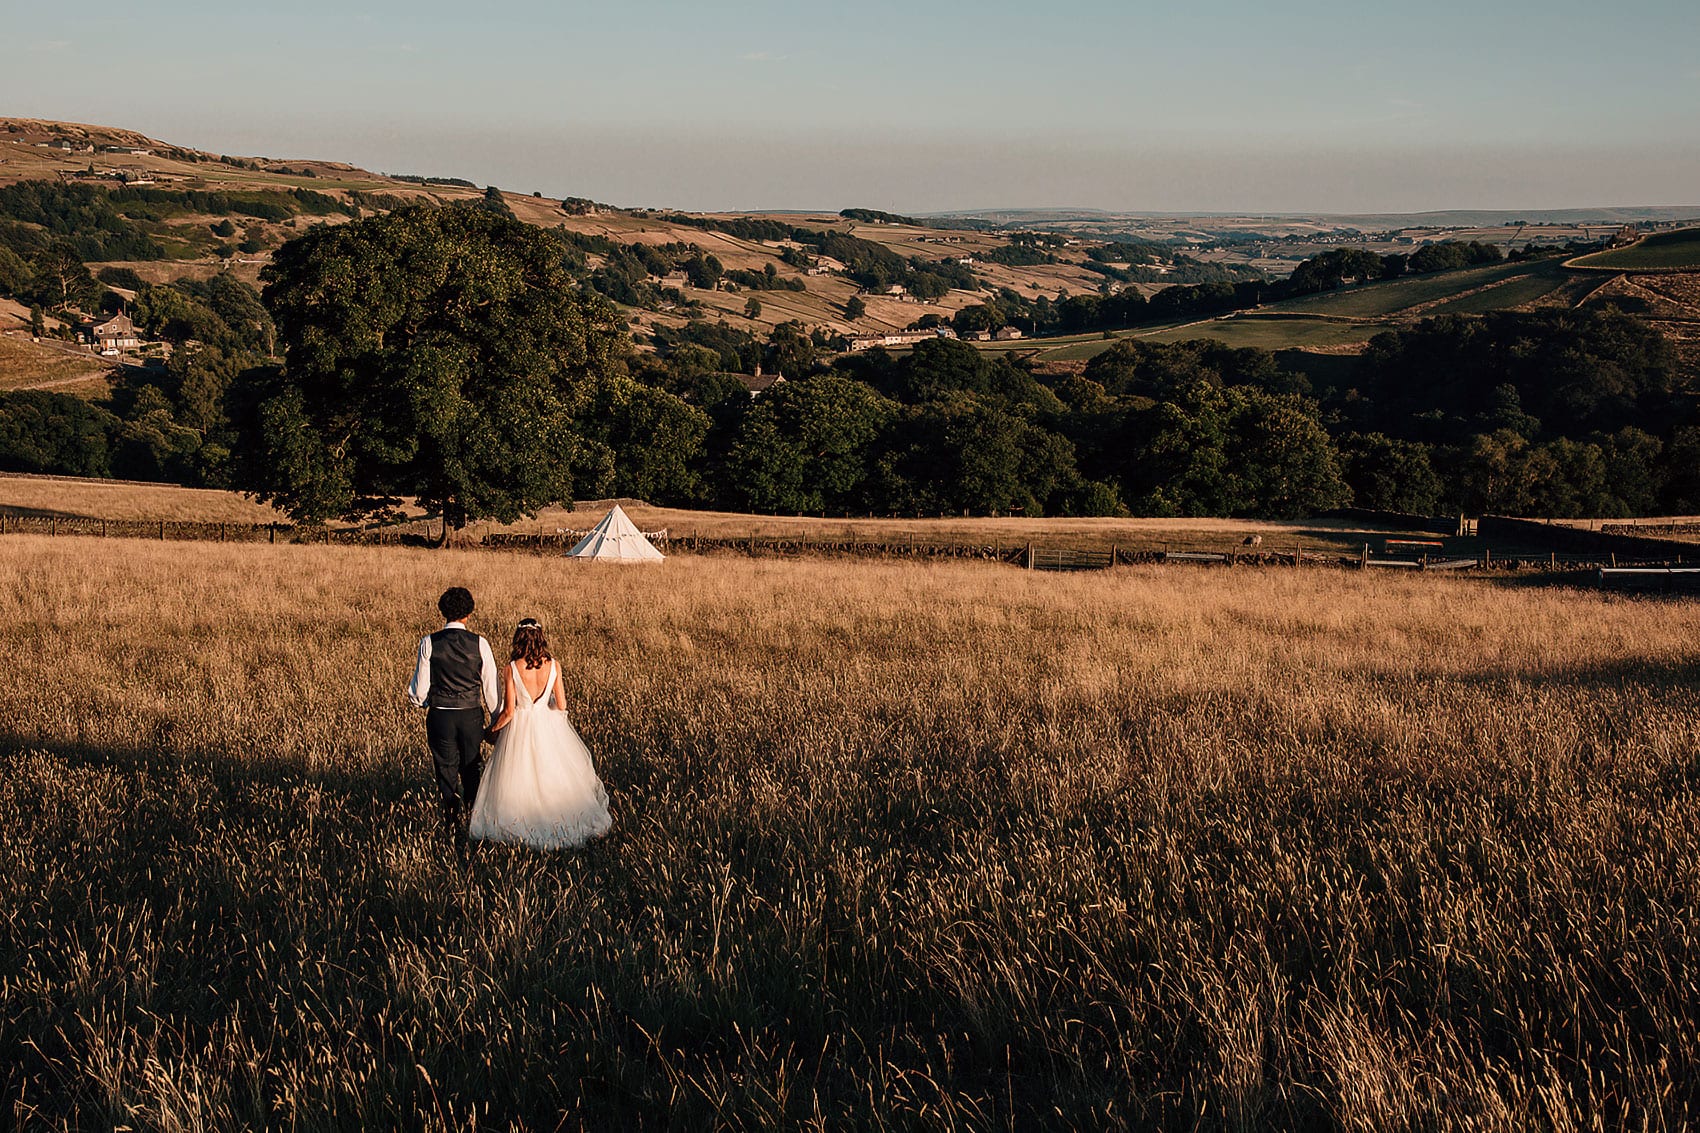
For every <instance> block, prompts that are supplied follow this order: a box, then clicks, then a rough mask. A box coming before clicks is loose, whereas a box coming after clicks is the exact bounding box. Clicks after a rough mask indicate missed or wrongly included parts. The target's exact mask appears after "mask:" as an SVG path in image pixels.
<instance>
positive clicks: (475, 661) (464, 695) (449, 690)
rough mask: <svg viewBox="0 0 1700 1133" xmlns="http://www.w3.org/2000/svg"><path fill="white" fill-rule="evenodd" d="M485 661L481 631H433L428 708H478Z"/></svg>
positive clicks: (480, 699)
mask: <svg viewBox="0 0 1700 1133" xmlns="http://www.w3.org/2000/svg"><path fill="white" fill-rule="evenodd" d="M483 682H484V662H483V658H482V657H481V656H480V655H479V652H478V635H477V634H476V633H473V632H472V631H471V630H467V629H440V630H438V631H437V632H436V633H434V634H432V635H431V691H430V692H429V693H428V694H426V697H425V705H426V707H428V708H477V707H478V706H479V705H480V704H482V703H483V699H482V698H483V687H484V683H483Z"/></svg>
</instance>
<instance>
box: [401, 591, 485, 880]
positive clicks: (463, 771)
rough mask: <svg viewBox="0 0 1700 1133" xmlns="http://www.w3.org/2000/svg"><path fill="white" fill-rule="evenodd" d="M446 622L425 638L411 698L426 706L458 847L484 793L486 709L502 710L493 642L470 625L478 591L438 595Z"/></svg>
mask: <svg viewBox="0 0 1700 1133" xmlns="http://www.w3.org/2000/svg"><path fill="white" fill-rule="evenodd" d="M437 609H438V610H440V611H442V615H443V621H444V625H443V628H442V629H440V630H438V631H437V632H436V633H433V634H429V635H428V636H426V637H425V638H423V639H422V640H421V641H420V642H419V660H418V663H417V664H415V665H414V668H413V683H412V684H410V685H409V686H408V687H407V699H408V700H410V701H412V702H413V706H414V707H415V708H424V709H426V713H425V739H426V742H428V743H429V744H430V745H431V759H432V762H433V763H435V765H436V770H437V792H438V795H439V796H440V797H441V799H442V804H443V827H444V830H445V832H446V833H447V834H448V836H449V839H450V841H452V842H453V843H454V845H455V848H456V849H457V850H464V849H465V846H466V820H467V818H468V817H469V816H470V814H471V811H472V803H473V801H474V800H475V799H476V798H477V797H478V776H479V773H480V771H481V770H482V766H481V759H482V752H481V750H480V744H482V743H483V740H484V709H485V708H488V709H489V710H490V714H491V716H494V715H495V714H496V712H497V711H498V710H499V709H500V707H501V705H500V704H499V703H498V701H499V699H500V693H499V691H498V690H499V688H500V686H499V684H498V683H497V680H496V658H495V656H494V655H493V654H492V653H491V652H490V643H489V642H488V641H485V640H484V639H483V638H482V637H479V636H478V635H477V634H476V633H473V632H472V631H471V630H469V629H467V628H466V619H467V618H469V617H471V616H472V593H471V591H469V590H467V589H466V587H464V586H451V587H450V588H449V589H447V590H445V591H443V596H442V597H441V598H439V599H437Z"/></svg>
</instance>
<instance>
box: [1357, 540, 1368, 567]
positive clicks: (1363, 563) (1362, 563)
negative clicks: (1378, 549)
mask: <svg viewBox="0 0 1700 1133" xmlns="http://www.w3.org/2000/svg"><path fill="white" fill-rule="evenodd" d="M1358 566H1359V567H1360V568H1364V567H1368V566H1369V544H1368V543H1365V544H1364V549H1363V550H1362V551H1360V552H1358Z"/></svg>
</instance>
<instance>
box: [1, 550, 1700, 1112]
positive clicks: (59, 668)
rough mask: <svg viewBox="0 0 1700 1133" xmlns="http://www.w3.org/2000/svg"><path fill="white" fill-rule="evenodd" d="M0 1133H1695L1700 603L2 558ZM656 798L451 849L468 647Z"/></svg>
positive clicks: (1367, 582) (447, 554)
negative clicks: (1055, 1131) (527, 675)
mask: <svg viewBox="0 0 1700 1133" xmlns="http://www.w3.org/2000/svg"><path fill="white" fill-rule="evenodd" d="M0 572H4V575H5V579H6V585H5V586H4V587H3V588H0V640H3V642H4V652H5V655H6V657H7V663H6V664H5V665H4V666H3V667H0V710H3V713H4V715H3V719H4V720H5V721H6V723H5V725H4V729H5V730H4V738H3V743H4V747H5V759H6V774H5V775H4V776H3V777H0V1000H3V1004H4V1011H3V1012H0V1101H3V1103H4V1105H5V1106H6V1109H5V1110H4V1111H0V1112H4V1114H5V1116H4V1117H3V1118H0V1121H8V1122H9V1123H10V1124H11V1125H13V1126H16V1127H20V1128H32V1129H34V1128H40V1129H77V1128H133V1129H172V1130H190V1129H225V1128H257V1127H262V1126H263V1127H272V1128H290V1129H303V1130H313V1129H358V1128H444V1129H447V1128H453V1129H473V1128H498V1129H506V1128H518V1129H557V1128H562V1129H581V1128H583V1129H643V1128H656V1129H691V1130H695V1129H706V1128H773V1127H787V1128H813V1129H823V1130H824V1129H845V1128H904V1129H911V1128H924V1129H976V1130H977V1129H1036V1128H1126V1129H1143V1128H1173V1129H1195V1128H1204V1129H1247V1128H1257V1127H1284V1128H1319V1129H1326V1128H1342V1129H1352V1130H1390V1129H1442V1128H1459V1129H1464V1128H1470V1129H1485V1130H1520V1129H1528V1128H1548V1129H1594V1128H1635V1129H1656V1130H1661V1129H1678V1128H1682V1127H1684V1126H1686V1125H1687V1123H1688V1122H1689V1121H1690V1120H1691V1119H1692V1118H1693V1117H1695V1116H1696V1114H1697V1113H1700V1097H1697V1093H1696V1086H1695V1082H1696V1081H1697V1077H1696V1075H1697V1072H1700V989H1697V988H1696V982H1695V981H1696V976H1695V973H1696V971H1697V970H1700V826H1697V824H1696V822H1695V814H1696V804H1697V803H1700V761H1697V757H1696V751H1697V746H1700V704H1697V700H1696V695H1697V692H1700V673H1697V669H1696V646H1695V641H1696V639H1697V638H1696V634H1697V632H1700V607H1697V606H1696V605H1694V604H1693V603H1689V602H1655V601H1630V600H1625V599H1620V598H1614V597H1609V596H1604V595H1600V594H1596V593H1592V592H1580V591H1573V590H1568V589H1557V588H1550V587H1547V588H1535V587H1520V586H1516V585H1510V584H1496V583H1491V582H1484V581H1480V580H1466V579H1454V578H1435V577H1432V576H1424V577H1397V578H1390V577H1384V576H1379V575H1377V576H1371V575H1363V574H1357V573H1347V572H1339V571H1332V570H1323V569H1314V570H1311V569H1307V570H1293V569H1286V570H1273V569H1272V570H1265V571H1258V570H1233V571H1228V570H1220V569H1217V570H1209V569H1198V570H1189V569H1173V568H1171V569H1160V568H1151V569H1143V568H1122V569H1118V570H1116V571H1113V572H1106V573H1093V574H1088V575H1067V576H1057V575H1043V574H1034V573H1030V572H1025V571H1020V570H1016V569H1012V568H1008V567H999V566H993V565H985V564H975V563H957V564H937V565H934V564H913V563H893V562H843V561H808V560H804V561H796V562H789V561H788V562H780V561H774V560H753V559H746V558H741V557H731V556H728V557H694V556H693V557H676V558H674V559H672V560H669V561H668V562H666V563H664V564H660V565H659V566H656V567H652V568H643V567H627V568H619V567H598V566H595V565H591V564H582V563H567V562H564V561H560V560H553V559H537V558H530V557H525V556H505V555H491V554H479V553H474V552H456V551H442V552H430V551H413V550H398V549H389V550H379V549H372V548H340V547H324V546H312V547H305V546H281V545H280V546H275V547H272V546H265V545H236V544H176V543H172V544H161V543H156V542H146V541H133V542H132V541H124V540H116V539H113V540H95V539H71V538H61V539H57V540H53V539H47V538H43V537H34V536H10V537H7V538H5V539H0ZM458 582H464V583H467V584H470V585H471V586H472V587H473V588H474V591H475V593H476V594H477V595H478V597H479V600H480V608H479V612H478V616H477V619H476V620H475V625H477V626H478V627H479V628H482V629H484V631H485V632H487V633H490V634H491V636H492V637H493V638H494V639H495V643H496V645H497V648H498V651H500V649H501V646H502V644H503V638H504V631H506V630H507V629H508V628H509V627H511V626H512V625H513V624H514V622H515V621H516V620H517V618H519V617H520V616H523V615H537V616H539V617H541V618H542V619H543V621H544V622H545V624H546V626H547V627H548V629H549V631H550V635H551V638H552V640H553V642H554V644H555V646H556V652H557V655H558V656H559V657H560V658H561V661H562V666H563V672H564V675H565V684H566V688H567V690H568V692H569V694H570V698H571V702H572V704H573V705H574V708H573V715H574V718H575V721H576V723H577V724H578V727H579V729H580V731H581V732H582V734H583V735H584V737H585V739H586V741H587V742H588V743H589V745H590V747H591V749H592V750H593V752H594V753H595V754H596V757H597V760H598V766H599V769H600V771H601V773H602V776H603V778H604V779H605V780H606V782H607V784H608V787H609V791H610V794H611V796H612V806H613V810H614V812H615V820H616V826H615V829H614V831H613V833H612V834H611V835H610V836H609V837H607V838H606V839H605V840H603V841H601V842H599V843H597V844H595V845H593V846H591V847H590V848H588V849H586V850H583V851H580V852H575V853H564V854H537V853H531V852H525V851H520V850H513V849H500V848H497V849H490V848H485V849H483V850H481V851H480V852H478V853H476V854H475V855H474V857H473V859H472V861H471V862H470V863H469V864H468V865H467V866H465V867H462V866H460V865H458V864H456V863H455V861H454V860H453V859H452V856H451V855H450V854H448V853H447V852H446V851H445V849H444V848H443V847H442V846H441V845H440V844H439V842H438V841H437V838H436V829H435V821H434V801H433V799H432V795H431V788H430V775H429V771H428V766H427V762H426V755H425V748H424V737H423V728H422V723H421V720H420V717H419V716H418V715H417V714H415V713H413V712H412V711H410V710H409V709H408V708H407V707H406V706H405V703H404V700H403V697H402V688H403V685H404V683H405V681H406V680H407V677H408V673H409V668H410V662H411V657H412V651H413V646H414V643H415V640H416V636H417V635H418V634H419V633H420V632H422V631H425V630H428V629H431V628H434V624H433V614H434V610H433V608H432V602H433V600H434V598H435V595H436V594H437V593H438V592H439V591H440V590H441V589H442V588H443V587H445V586H446V585H449V584H452V583H458Z"/></svg>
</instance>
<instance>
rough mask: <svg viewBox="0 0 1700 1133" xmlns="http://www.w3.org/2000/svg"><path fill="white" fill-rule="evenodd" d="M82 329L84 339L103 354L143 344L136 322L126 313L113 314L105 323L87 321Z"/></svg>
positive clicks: (132, 348) (131, 348) (130, 348)
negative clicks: (137, 331)
mask: <svg viewBox="0 0 1700 1133" xmlns="http://www.w3.org/2000/svg"><path fill="white" fill-rule="evenodd" d="M81 329H82V333H83V340H84V341H85V342H87V343H88V344H89V345H90V346H92V347H93V348H94V349H95V350H96V351H97V352H99V353H101V354H116V353H118V352H119V351H120V350H134V349H135V348H136V347H138V346H140V345H141V344H142V340H141V339H140V338H138V337H136V324H135V323H133V322H131V321H130V317H129V316H128V315H125V314H117V315H113V316H112V317H111V318H110V319H107V320H106V321H105V322H103V323H95V322H91V323H85V324H83V326H82V328H81Z"/></svg>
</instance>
